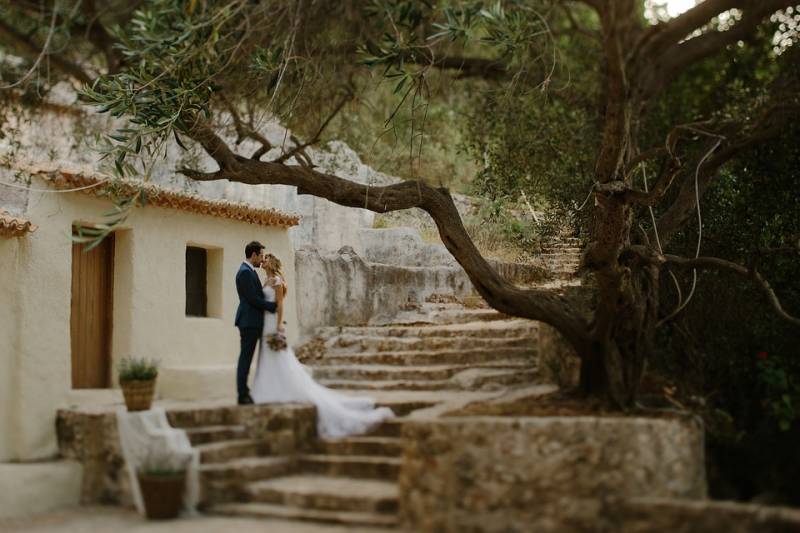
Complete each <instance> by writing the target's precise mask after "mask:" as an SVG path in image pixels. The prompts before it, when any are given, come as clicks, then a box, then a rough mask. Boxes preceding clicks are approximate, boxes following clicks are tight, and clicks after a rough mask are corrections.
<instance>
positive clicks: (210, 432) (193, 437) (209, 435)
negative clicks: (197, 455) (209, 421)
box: [186, 426, 247, 446]
mask: <svg viewBox="0 0 800 533" xmlns="http://www.w3.org/2000/svg"><path fill="white" fill-rule="evenodd" d="M186 435H187V436H188V437H189V441H190V442H191V443H192V446H197V445H198V444H208V443H210V442H219V441H222V440H234V439H242V438H245V437H247V429H246V428H245V427H244V426H200V427H190V428H186Z"/></svg>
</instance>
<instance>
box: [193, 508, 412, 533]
mask: <svg viewBox="0 0 800 533" xmlns="http://www.w3.org/2000/svg"><path fill="white" fill-rule="evenodd" d="M208 513H210V514H215V515H223V516H238V517H249V518H277V519H282V520H303V521H308V522H322V523H328V524H341V525H345V526H350V527H394V526H396V525H397V516H396V515H392V514H383V513H362V512H354V511H325V510H320V509H304V508H302V507H293V506H288V505H274V504H269V503H225V504H222V505H215V506H214V507H212V508H210V509H208ZM298 531H300V530H299V529H298Z"/></svg>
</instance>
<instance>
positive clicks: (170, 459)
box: [137, 451, 191, 520]
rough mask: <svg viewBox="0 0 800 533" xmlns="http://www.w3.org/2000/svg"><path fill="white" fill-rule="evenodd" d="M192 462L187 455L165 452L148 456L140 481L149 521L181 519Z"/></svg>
mask: <svg viewBox="0 0 800 533" xmlns="http://www.w3.org/2000/svg"><path fill="white" fill-rule="evenodd" d="M190 460H191V456H188V455H186V454H175V453H169V452H163V451H161V452H158V453H156V454H151V455H148V456H147V458H146V459H145V460H144V461H143V462H142V463H141V464H140V465H139V468H138V472H137V478H138V479H139V488H140V489H141V492H142V501H143V503H144V510H145V515H146V516H147V518H149V519H151V520H165V519H169V518H175V517H176V516H178V513H180V510H181V507H182V506H183V491H184V488H185V487H186V467H187V465H188V463H189V461H190Z"/></svg>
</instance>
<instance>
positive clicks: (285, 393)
mask: <svg viewBox="0 0 800 533" xmlns="http://www.w3.org/2000/svg"><path fill="white" fill-rule="evenodd" d="M277 283H281V280H280V278H277ZM264 297H265V298H266V299H267V300H268V301H270V302H274V301H275V289H274V288H272V287H271V286H269V285H267V286H265V287H264ZM275 332H277V315H276V313H266V314H265V316H264V330H263V332H262V337H261V342H259V349H258V367H257V368H256V374H255V378H254V379H253V386H252V387H251V391H250V394H251V396H252V397H253V401H255V403H285V402H299V403H313V404H314V405H316V407H317V432H318V434H319V435H320V436H321V437H345V436H348V435H357V434H361V433H366V432H368V431H369V430H371V429H373V428H375V427H376V426H378V425H380V424H381V422H383V421H384V420H386V419H389V418H393V417H394V413H393V412H392V410H391V409H389V408H388V407H377V408H376V407H375V401H374V400H373V399H371V398H364V397H351V396H346V395H344V394H342V393H340V392H337V391H335V390H332V389H329V388H327V387H324V386H322V385H320V384H319V383H317V382H316V381H314V379H313V378H312V377H311V375H310V374H309V373H308V372H307V371H306V368H305V367H304V366H303V365H302V363H300V361H298V360H297V357H296V356H295V355H294V351H292V349H291V348H290V347H287V348H285V349H283V350H280V351H275V350H272V349H271V348H270V347H269V345H268V344H267V340H266V338H267V336H269V335H272V334H274V333H275Z"/></svg>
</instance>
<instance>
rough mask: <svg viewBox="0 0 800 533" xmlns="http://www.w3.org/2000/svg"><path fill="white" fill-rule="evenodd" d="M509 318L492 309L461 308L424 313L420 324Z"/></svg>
mask: <svg viewBox="0 0 800 533" xmlns="http://www.w3.org/2000/svg"><path fill="white" fill-rule="evenodd" d="M509 318H511V317H509V316H508V315H504V314H503V313H500V312H499V311H496V310H494V309H464V308H463V307H461V308H453V309H442V310H434V311H430V312H428V313H426V316H425V318H424V320H422V322H425V323H429V324H465V323H468V322H475V321H478V320H483V321H487V322H489V321H494V320H506V319H509Z"/></svg>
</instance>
